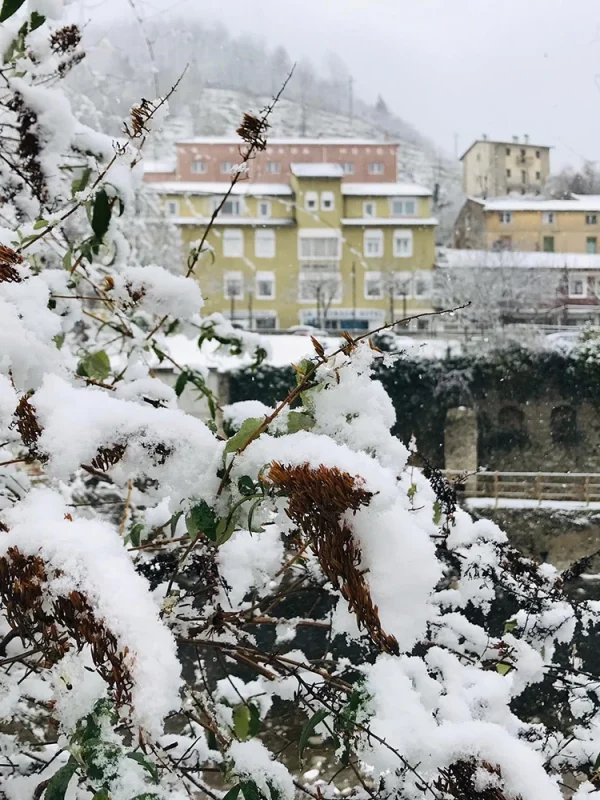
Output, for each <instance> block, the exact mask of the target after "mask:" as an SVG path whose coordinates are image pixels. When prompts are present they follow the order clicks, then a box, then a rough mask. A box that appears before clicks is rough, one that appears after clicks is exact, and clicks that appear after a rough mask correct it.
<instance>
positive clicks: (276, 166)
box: [265, 161, 281, 175]
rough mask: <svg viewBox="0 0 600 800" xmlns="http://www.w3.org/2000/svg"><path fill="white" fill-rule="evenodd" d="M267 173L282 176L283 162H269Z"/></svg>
mask: <svg viewBox="0 0 600 800" xmlns="http://www.w3.org/2000/svg"><path fill="white" fill-rule="evenodd" d="M265 172H266V173H267V174H268V175H281V161H267V163H266V165H265Z"/></svg>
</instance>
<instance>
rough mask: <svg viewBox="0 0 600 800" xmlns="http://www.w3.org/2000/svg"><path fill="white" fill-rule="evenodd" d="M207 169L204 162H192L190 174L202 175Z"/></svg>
mask: <svg viewBox="0 0 600 800" xmlns="http://www.w3.org/2000/svg"><path fill="white" fill-rule="evenodd" d="M207 169H208V166H207V164H206V161H199V160H198V159H196V160H195V161H192V172H195V173H196V174H197V175H203V174H204V173H205V172H206V171H207Z"/></svg>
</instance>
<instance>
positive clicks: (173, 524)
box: [171, 511, 183, 536]
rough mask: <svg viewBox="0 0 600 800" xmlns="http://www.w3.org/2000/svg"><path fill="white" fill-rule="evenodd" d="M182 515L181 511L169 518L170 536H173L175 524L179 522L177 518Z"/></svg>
mask: <svg viewBox="0 0 600 800" xmlns="http://www.w3.org/2000/svg"><path fill="white" fill-rule="evenodd" d="M182 515H183V511H177V512H176V513H175V514H173V516H172V517H171V536H175V531H176V530H177V523H178V522H179V518H180V517H181V516H182Z"/></svg>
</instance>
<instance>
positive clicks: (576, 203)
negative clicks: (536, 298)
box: [454, 195, 600, 254]
mask: <svg viewBox="0 0 600 800" xmlns="http://www.w3.org/2000/svg"><path fill="white" fill-rule="evenodd" d="M454 245H455V246H456V247H460V248H474V249H478V250H486V249H489V250H524V251H539V252H547V253H588V254H594V253H600V197H597V196H595V195H589V196H584V195H576V196H573V199H570V200H522V201H519V200H491V201H480V200H476V199H473V198H469V200H467V202H466V203H465V205H464V206H463V208H462V210H461V212H460V214H459V216H458V218H457V221H456V224H455V228H454Z"/></svg>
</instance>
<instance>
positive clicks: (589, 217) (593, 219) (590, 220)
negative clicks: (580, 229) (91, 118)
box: [585, 214, 598, 225]
mask: <svg viewBox="0 0 600 800" xmlns="http://www.w3.org/2000/svg"><path fill="white" fill-rule="evenodd" d="M585 224H586V225H597V224H598V214H586V215H585Z"/></svg>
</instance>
